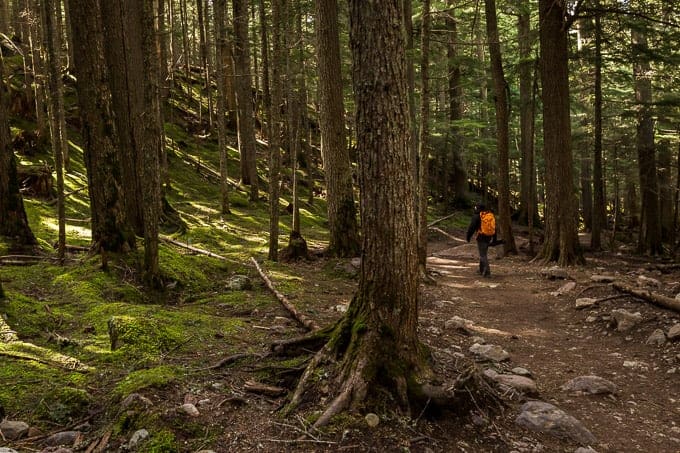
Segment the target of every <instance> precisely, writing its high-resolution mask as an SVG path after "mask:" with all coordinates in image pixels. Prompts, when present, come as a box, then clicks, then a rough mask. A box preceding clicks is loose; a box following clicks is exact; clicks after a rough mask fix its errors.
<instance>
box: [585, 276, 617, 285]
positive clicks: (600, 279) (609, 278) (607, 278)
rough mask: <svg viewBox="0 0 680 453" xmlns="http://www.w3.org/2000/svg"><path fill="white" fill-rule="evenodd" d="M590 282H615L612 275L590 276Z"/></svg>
mask: <svg viewBox="0 0 680 453" xmlns="http://www.w3.org/2000/svg"><path fill="white" fill-rule="evenodd" d="M590 280H591V281H593V282H595V283H612V282H613V281H615V280H616V277H615V276H613V275H591V276H590Z"/></svg>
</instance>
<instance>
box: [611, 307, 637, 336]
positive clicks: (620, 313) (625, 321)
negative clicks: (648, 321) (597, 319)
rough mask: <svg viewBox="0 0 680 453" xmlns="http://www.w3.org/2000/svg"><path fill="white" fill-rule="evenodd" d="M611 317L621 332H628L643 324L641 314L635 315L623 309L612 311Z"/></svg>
mask: <svg viewBox="0 0 680 453" xmlns="http://www.w3.org/2000/svg"><path fill="white" fill-rule="evenodd" d="M611 315H612V318H613V319H614V322H615V323H616V330H618V331H619V332H627V331H629V330H630V329H632V328H633V327H635V326H636V325H638V324H640V323H641V322H642V315H641V314H640V312H635V313H633V312H630V311H628V310H624V309H623V308H620V309H617V310H612V313H611Z"/></svg>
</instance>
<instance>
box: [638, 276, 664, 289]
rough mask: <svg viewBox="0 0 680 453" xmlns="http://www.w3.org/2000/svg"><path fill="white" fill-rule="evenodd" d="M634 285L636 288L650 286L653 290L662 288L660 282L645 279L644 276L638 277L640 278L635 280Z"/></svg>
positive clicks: (653, 279)
mask: <svg viewBox="0 0 680 453" xmlns="http://www.w3.org/2000/svg"><path fill="white" fill-rule="evenodd" d="M635 283H636V284H637V285H638V286H641V287H645V286H647V287H649V286H652V287H655V288H661V286H662V285H661V282H660V281H659V280H657V279H655V278H651V277H646V276H644V275H640V276H639V277H638V278H637V280H636V282H635Z"/></svg>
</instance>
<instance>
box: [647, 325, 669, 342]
mask: <svg viewBox="0 0 680 453" xmlns="http://www.w3.org/2000/svg"><path fill="white" fill-rule="evenodd" d="M665 343H666V334H665V333H663V330H661V329H656V330H655V331H654V332H652V334H651V335H650V336H649V338H647V341H645V344H655V345H657V346H662V345H663V344H665Z"/></svg>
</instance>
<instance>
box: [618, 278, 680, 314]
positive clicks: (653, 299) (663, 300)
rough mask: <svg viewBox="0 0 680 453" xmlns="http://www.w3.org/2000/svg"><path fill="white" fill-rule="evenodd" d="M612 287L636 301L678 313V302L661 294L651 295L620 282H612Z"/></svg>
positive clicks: (648, 292)
mask: <svg viewBox="0 0 680 453" xmlns="http://www.w3.org/2000/svg"><path fill="white" fill-rule="evenodd" d="M612 286H613V287H614V289H616V290H618V291H622V292H624V293H627V294H630V295H631V296H634V297H637V298H638V299H642V300H646V301H647V302H650V303H652V304H654V305H657V306H659V307H663V308H667V309H669V310H673V311H676V312H678V313H680V300H675V299H673V298H672V297H668V296H664V295H663V294H657V293H653V292H651V291H649V290H647V289H637V288H633V287H630V286H628V285H625V284H623V283H621V282H614V283H612Z"/></svg>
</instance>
